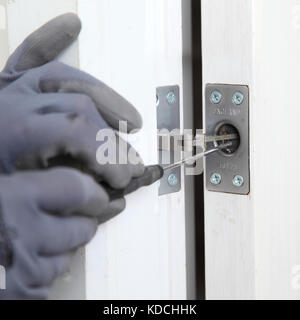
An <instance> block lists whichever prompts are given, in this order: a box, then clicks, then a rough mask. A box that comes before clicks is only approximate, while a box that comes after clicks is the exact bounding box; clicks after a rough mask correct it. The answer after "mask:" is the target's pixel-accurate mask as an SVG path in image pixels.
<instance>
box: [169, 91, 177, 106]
mask: <svg viewBox="0 0 300 320" xmlns="http://www.w3.org/2000/svg"><path fill="white" fill-rule="evenodd" d="M167 101H168V104H175V103H176V95H175V93H174V92H173V91H171V92H169V93H168V94H167Z"/></svg>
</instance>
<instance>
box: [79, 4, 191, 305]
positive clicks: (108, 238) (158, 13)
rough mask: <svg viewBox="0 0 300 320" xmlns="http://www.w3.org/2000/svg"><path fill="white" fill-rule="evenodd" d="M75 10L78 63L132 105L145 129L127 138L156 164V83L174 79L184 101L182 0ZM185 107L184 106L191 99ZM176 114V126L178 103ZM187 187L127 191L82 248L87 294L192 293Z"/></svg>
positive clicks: (182, 295)
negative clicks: (117, 210)
mask: <svg viewBox="0 0 300 320" xmlns="http://www.w3.org/2000/svg"><path fill="white" fill-rule="evenodd" d="M183 2H184V6H188V5H189V1H183ZM79 14H80V16H81V18H82V20H83V23H84V29H83V33H82V36H81V39H80V62H81V67H82V68H83V69H84V70H86V71H88V72H90V73H92V74H94V75H95V76H97V77H98V78H100V79H102V80H103V81H105V82H106V83H108V84H109V85H110V86H112V87H113V88H114V89H116V90H117V91H119V92H120V93H121V94H122V95H124V96H125V97H126V98H127V99H129V100H130V101H132V102H133V103H134V105H135V106H136V107H137V108H138V110H139V111H140V112H141V114H142V116H143V119H144V130H143V131H142V132H141V133H140V134H139V135H138V138H137V139H134V140H135V141H134V143H133V144H134V145H135V146H136V147H137V149H138V150H139V151H140V153H141V155H142V156H143V158H144V159H145V162H146V163H148V164H153V163H156V162H157V141H156V109H155V108H156V107H155V92H156V87H158V86H165V85H174V84H179V85H180V86H181V106H182V104H183V102H184V101H183V98H182V97H183V91H182V86H183V57H182V52H183V44H182V3H181V1H180V0H164V1H161V0H144V1H141V0H128V1H120V0H109V1H97V0H92V1H89V2H88V3H87V2H86V1H83V0H82V1H79ZM95 31H96V32H95ZM91 35H95V36H96V38H94V37H92V36H91ZM91 48H93V49H92V50H91ZM189 77H191V73H190V74H189ZM186 81H191V80H188V79H186ZM189 83H190V82H189ZM187 90H191V87H188V88H187ZM185 110H186V114H188V113H191V110H192V108H191V101H190V100H187V103H186V104H185ZM181 115H182V126H183V116H184V112H183V108H182V107H181ZM145 141H146V143H145ZM185 193H186V194H187V193H189V196H188V197H186V196H185ZM191 194H192V185H190V184H189V188H188V192H185V185H184V180H183V188H182V191H181V192H180V193H177V194H174V195H171V196H165V197H161V198H159V197H158V184H156V185H154V186H152V187H150V188H147V189H145V190H142V191H140V192H138V193H137V194H134V195H132V196H130V197H128V199H127V200H128V207H127V210H126V211H125V212H124V213H123V214H122V215H121V216H120V217H119V218H117V219H115V220H113V221H111V222H109V223H108V224H106V225H104V226H102V227H101V228H100V230H99V233H98V235H97V237H96V239H95V241H94V242H93V243H92V244H91V245H90V246H89V247H88V249H87V294H88V296H87V298H88V299H108V298H109V299H124V298H126V299H180V298H182V299H185V298H187V297H188V296H191V297H192V296H193V295H194V292H193V287H194V286H195V282H194V281H190V284H191V283H192V286H193V287H192V288H191V287H189V288H188V287H187V277H189V278H190V277H192V278H193V279H194V277H193V275H191V273H193V268H192V269H190V271H189V272H190V273H189V275H188V276H187V266H188V268H189V267H190V266H191V265H193V260H192V259H193V255H191V256H190V254H189V257H190V261H186V260H187V254H186V252H187V250H191V252H193V250H192V249H193V247H191V244H190V243H191V241H190V240H189V238H187V239H188V240H186V229H185V225H186V216H187V219H192V217H191V214H190V212H192V209H193V207H192V206H189V207H188V208H187V210H186V204H188V203H193V202H192V199H191V198H190V195H191ZM190 233H191V234H193V231H192V230H190ZM187 241H189V243H188V242H187ZM187 243H188V245H189V247H188V248H187Z"/></svg>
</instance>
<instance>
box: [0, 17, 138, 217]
mask: <svg viewBox="0 0 300 320" xmlns="http://www.w3.org/2000/svg"><path fill="white" fill-rule="evenodd" d="M80 29H81V23H80V20H79V19H78V17H77V16H76V15H74V14H65V15H62V16H60V17H58V18H56V19H54V20H52V21H50V22H49V23H47V24H46V25H44V26H43V27H41V28H40V29H39V30H37V31H36V32H34V33H33V34H31V35H30V36H29V37H28V38H27V39H26V40H25V41H24V42H23V43H22V44H21V46H20V47H19V48H18V49H17V50H16V51H15V53H14V54H13V55H12V56H11V57H10V59H9V60H8V63H7V65H6V67H5V68H4V70H3V72H2V73H0V173H1V172H2V173H12V172H13V171H15V170H16V169H17V170H22V169H36V168H43V167H47V166H48V162H49V159H53V158H56V157H57V158H58V157H59V156H63V157H65V156H66V157H69V158H72V159H76V161H77V163H80V164H81V165H82V167H84V168H85V169H86V171H87V172H91V173H92V174H93V175H94V177H95V178H96V179H97V181H100V182H101V181H105V182H106V183H107V184H109V185H110V186H111V187H112V188H115V189H122V188H125V187H126V186H127V185H128V184H129V183H130V181H131V179H132V178H135V177H139V176H141V175H142V174H143V172H144V166H143V164H142V160H141V159H140V160H139V162H140V163H139V164H138V165H136V164H127V165H112V164H105V165H99V163H97V161H96V152H97V150H98V148H99V146H100V145H101V142H96V135H97V132H98V131H99V130H100V129H106V128H112V129H114V130H115V129H116V130H118V126H119V121H120V120H121V121H127V125H128V131H131V130H133V129H139V128H141V126H142V120H141V117H140V115H139V113H138V112H137V111H136V109H135V108H134V107H133V106H132V105H131V104H130V103H129V102H127V101H126V100H125V99H124V98H122V97H121V96H120V95H119V94H117V93H116V92H114V91H113V90H112V89H110V88H109V87H107V86H106V85H105V84H103V83H102V82H100V81H98V80H97V79H95V78H93V77H92V76H90V75H88V74H86V73H84V72H82V71H79V70H77V69H74V68H71V67H69V66H67V65H64V64H62V63H59V62H56V61H53V59H55V58H56V57H57V56H58V55H59V54H60V53H61V52H62V51H63V50H64V49H65V48H67V47H68V46H69V45H70V44H71V43H72V42H73V41H74V40H76V38H77V36H78V34H79V32H80ZM115 134H116V133H115V132H114V131H112V135H115ZM130 149H131V147H130V146H129V145H128V146H127V148H123V149H122V150H123V152H125V153H126V154H119V155H118V156H119V157H120V158H122V159H124V158H125V159H126V157H127V152H128V150H130ZM117 150H118V147H117ZM118 151H119V150H118ZM132 152H134V150H133V151H131V153H132ZM54 163H55V161H54ZM58 164H61V163H58ZM114 204H115V209H116V210H117V206H118V205H119V211H121V210H123V208H124V200H123V199H121V200H120V201H119V202H118V201H115V203H114Z"/></svg>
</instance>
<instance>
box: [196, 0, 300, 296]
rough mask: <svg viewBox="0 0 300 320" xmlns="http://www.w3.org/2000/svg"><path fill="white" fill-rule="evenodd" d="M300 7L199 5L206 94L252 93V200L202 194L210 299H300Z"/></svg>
mask: <svg viewBox="0 0 300 320" xmlns="http://www.w3.org/2000/svg"><path fill="white" fill-rule="evenodd" d="M299 8H300V1H298V0H295V1H293V0H263V1H262V0H202V30H203V33H202V38H203V79H204V80H203V86H204V87H205V85H206V84H207V83H225V84H243V85H248V86H249V89H250V171H251V192H250V194H249V195H248V196H236V195H230V194H221V193H213V192H208V191H205V237H206V239H205V240H206V290H207V292H206V294H207V298H208V299H278V298H283V299H299V298H300V291H299V288H300V286H299V270H300V268H299V265H300V233H299V229H300V216H299V209H298V199H299V193H300V184H299V181H300V164H299V149H298V148H295V147H294V146H298V145H299V142H298V136H299V135H298V127H299V124H298V119H299V101H297V99H295V97H294V94H293V93H296V92H297V94H298V92H300V79H299V77H300V76H299V75H300V24H299V21H300V15H299V12H300V9H299Z"/></svg>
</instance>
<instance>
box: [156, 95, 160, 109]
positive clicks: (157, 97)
mask: <svg viewBox="0 0 300 320" xmlns="http://www.w3.org/2000/svg"><path fill="white" fill-rule="evenodd" d="M156 106H157V107H158V106H159V96H158V94H157V95H156Z"/></svg>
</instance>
